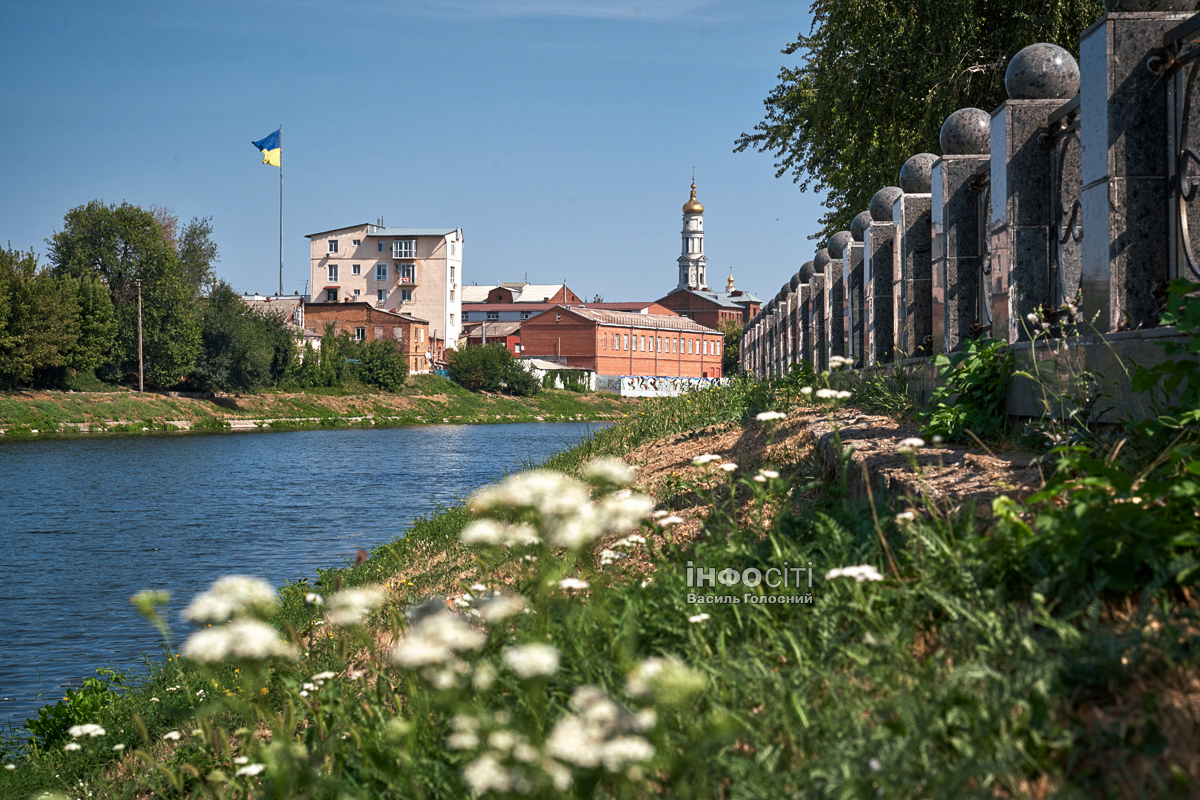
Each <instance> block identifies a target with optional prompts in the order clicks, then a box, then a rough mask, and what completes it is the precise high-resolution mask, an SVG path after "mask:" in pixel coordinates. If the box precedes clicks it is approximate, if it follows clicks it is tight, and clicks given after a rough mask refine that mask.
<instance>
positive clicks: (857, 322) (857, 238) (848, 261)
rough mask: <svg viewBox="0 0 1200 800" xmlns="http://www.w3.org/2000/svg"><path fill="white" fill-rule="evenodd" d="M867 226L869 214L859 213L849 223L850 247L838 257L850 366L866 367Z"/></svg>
mask: <svg viewBox="0 0 1200 800" xmlns="http://www.w3.org/2000/svg"><path fill="white" fill-rule="evenodd" d="M870 225H871V212H870V211H863V212H862V213H860V214H859V215H858V216H856V217H855V218H854V221H853V222H851V223H850V237H851V241H850V244H848V245H847V246H846V252H845V253H843V254H842V263H843V267H842V269H843V271H844V272H845V273H846V275H847V276H848V277H847V278H846V294H847V296H848V299H849V301H850V302H849V309H848V314H849V318H850V319H849V322H848V324H847V337H846V338H847V349H848V350H849V355H850V357H851V358H853V359H854V366H855V367H857V368H861V367H863V366H865V365H866V361H865V360H864V358H863V356H864V354H865V353H866V351H867V349H866V342H867V340H866V319H867V316H866V302H865V301H866V295H865V294H864V290H863V269H864V267H863V262H864V257H863V250H864V244H863V239H864V238H865V237H866V234H867V228H868V227H869V226H870Z"/></svg>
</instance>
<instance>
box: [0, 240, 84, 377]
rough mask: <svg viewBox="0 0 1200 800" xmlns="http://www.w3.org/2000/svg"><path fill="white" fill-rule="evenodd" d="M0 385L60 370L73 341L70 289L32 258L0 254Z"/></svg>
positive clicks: (74, 304)
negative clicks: (0, 315)
mask: <svg viewBox="0 0 1200 800" xmlns="http://www.w3.org/2000/svg"><path fill="white" fill-rule="evenodd" d="M0 296H2V297H3V298H4V299H3V301H0V309H2V312H0V313H2V314H3V319H2V320H0V325H2V327H0V381H3V383H5V384H6V385H9V386H14V385H18V384H30V383H33V382H34V379H35V377H36V376H40V375H41V373H43V372H44V371H46V370H49V369H54V368H57V367H62V366H64V365H65V364H66V363H67V362H66V356H67V352H68V351H69V350H70V348H71V347H72V346H73V345H74V344H75V341H76V339H77V338H78V337H79V304H78V300H77V298H76V296H75V286H74V285H73V284H72V283H70V281H69V280H66V281H64V280H58V279H56V278H55V277H54V276H53V275H50V274H49V273H47V272H46V271H44V270H40V269H38V263H37V255H35V254H34V253H33V251H32V250H31V251H29V252H28V253H23V252H20V251H18V250H13V249H12V248H11V246H10V247H9V248H8V249H7V250H0Z"/></svg>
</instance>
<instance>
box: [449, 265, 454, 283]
mask: <svg viewBox="0 0 1200 800" xmlns="http://www.w3.org/2000/svg"><path fill="white" fill-rule="evenodd" d="M450 282H451V283H454V267H450Z"/></svg>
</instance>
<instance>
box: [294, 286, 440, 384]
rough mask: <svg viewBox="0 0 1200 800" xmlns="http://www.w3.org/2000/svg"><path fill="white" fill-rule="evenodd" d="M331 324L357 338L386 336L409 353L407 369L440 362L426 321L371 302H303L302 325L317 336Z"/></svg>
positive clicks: (368, 339)
mask: <svg viewBox="0 0 1200 800" xmlns="http://www.w3.org/2000/svg"><path fill="white" fill-rule="evenodd" d="M326 325H332V326H333V333H334V335H335V336H336V335H340V334H342V333H343V332H345V333H347V334H348V335H350V336H352V337H353V338H354V339H355V340H356V341H359V342H374V341H377V340H389V341H393V342H395V343H396V345H397V346H398V347H399V348H400V350H401V351H402V352H405V353H408V371H409V372H428V371H429V370H430V369H431V368H432V367H433V366H434V365H433V364H431V363H430V362H431V361H436V362H437V363H438V364H441V362H442V352H441V350H440V346H441V340H438V341H437V342H436V343H435V345H436V346H437V348H438V349H437V350H436V351H435V352H433V353H430V352H429V323H428V322H427V321H425V320H423V319H417V318H416V317H412V316H409V315H408V314H401V313H398V312H396V311H388V310H387V309H383V308H377V307H376V306H375V305H374V304H372V303H345V302H343V303H305V304H304V327H305V329H306V330H307V331H309V332H310V333H312V334H316V335H317V336H320V335H322V334H323V333H324V332H325V326H326Z"/></svg>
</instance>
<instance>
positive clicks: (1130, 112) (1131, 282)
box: [741, 0, 1200, 413]
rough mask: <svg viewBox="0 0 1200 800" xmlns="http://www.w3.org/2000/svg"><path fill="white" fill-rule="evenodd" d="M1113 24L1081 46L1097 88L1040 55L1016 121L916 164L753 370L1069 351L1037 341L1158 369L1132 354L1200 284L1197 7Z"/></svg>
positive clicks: (1034, 53)
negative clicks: (975, 350)
mask: <svg viewBox="0 0 1200 800" xmlns="http://www.w3.org/2000/svg"><path fill="white" fill-rule="evenodd" d="M1130 4H1135V5H1136V8H1134V7H1133V6H1132V5H1130ZM1127 5H1129V6H1130V7H1129V8H1128V9H1127V8H1125V6H1127ZM1106 7H1107V8H1108V9H1109V10H1108V11H1107V12H1106V13H1105V14H1104V16H1103V17H1101V18H1100V19H1099V20H1097V21H1096V22H1095V23H1094V24H1092V25H1091V26H1089V27H1088V28H1087V29H1086V30H1085V31H1083V33H1082V34H1081V35H1080V60H1081V62H1082V64H1083V69H1082V70H1081V69H1080V66H1079V64H1077V63H1076V62H1075V60H1074V59H1073V58H1072V57H1071V55H1070V54H1069V53H1068V52H1067V51H1066V50H1064V49H1062V48H1061V47H1058V46H1056V45H1053V44H1045V43H1043V44H1034V45H1030V46H1029V47H1026V48H1025V49H1023V50H1021V51H1020V52H1019V53H1017V54H1016V56H1014V57H1013V59H1012V61H1011V62H1010V63H1009V66H1008V70H1007V73H1006V74H1005V79H1004V82H1005V89H1006V91H1007V94H1008V99H1007V100H1006V101H1005V102H1003V103H1001V104H1000V106H999V107H998V108H996V109H995V110H993V111H992V112H991V113H990V114H989V113H988V112H986V111H983V110H981V109H978V108H964V109H960V110H958V111H956V112H954V113H953V114H951V115H950V116H949V117H948V118H947V119H946V121H945V122H944V124H943V125H942V128H941V132H940V135H939V145H940V148H941V150H942V154H941V155H940V156H939V155H935V154H932V153H918V154H916V155H914V156H913V157H912V158H910V159H908V161H907V162H905V164H904V166H903V167H902V168H901V170H900V174H899V175H898V176H897V178H898V180H897V182H898V184H899V185H898V186H885V187H881V188H880V189H879V190H878V191H877V192H875V194H874V196H873V197H872V199H871V203H870V208H868V209H867V210H865V211H863V212H861V213H860V214H858V216H856V217H855V218H854V222H853V224H852V225H851V227H850V230H848V231H839V232H838V233H836V234H834V235H833V237H831V239H830V240H829V242H828V245H827V246H826V247H824V248H821V249H820V250H818V251H817V252H816V253H815V254H814V256H813V259H812V261H809V262H806V263H805V264H804V266H802V267H801V268H800V271H799V272H797V273H796V274H795V275H792V276H790V277H789V278H788V279H787V280H786V281H785V282H784V284H783V286H782V288H781V289H780V290H779V293H778V294H776V295H775V297H774V298H773V299H772V300H770V301H768V302H767V303H766V304H765V305H764V306H763V308H762V311H761V312H760V313H759V314H758V315H757V316H756V317H754V318H753V319H752V320H750V322H749V323H748V324H747V326H746V329H745V332H744V334H743V336H742V340H741V367H742V370H743V371H745V372H748V373H753V374H757V375H759V376H762V377H771V376H779V375H783V374H786V373H787V372H789V371H790V370H791V369H792V367H793V365H796V364H800V363H807V364H809V365H811V366H812V367H813V369H815V370H817V371H820V370H823V369H827V368H828V365H829V363H830V362H829V359H830V357H832V356H841V357H843V358H849V359H852V360H853V364H854V366H855V367H856V368H860V369H861V368H878V367H884V366H887V365H893V364H899V363H903V362H905V361H909V360H912V359H918V360H919V361H918V362H917V363H922V362H921V361H920V360H924V359H928V357H930V356H933V355H936V354H938V353H953V352H955V351H958V350H961V349H962V348H963V347H964V345H965V344H966V343H967V342H968V341H970V340H971V339H976V338H996V339H1000V340H1002V341H1005V342H1007V343H1008V344H1009V345H1010V346H1012V347H1013V348H1014V349H1015V350H1018V351H1021V352H1025V353H1027V354H1028V355H1025V356H1023V358H1026V359H1034V360H1036V359H1037V358H1039V357H1040V356H1038V348H1040V347H1043V346H1045V347H1047V348H1048V349H1049V350H1051V351H1055V352H1057V351H1058V348H1057V347H1056V345H1054V344H1053V343H1049V344H1045V345H1044V344H1043V343H1042V342H1041V341H1039V342H1038V343H1037V344H1036V346H1033V345H1031V344H1030V340H1031V339H1032V338H1034V336H1035V334H1037V333H1039V332H1040V333H1041V334H1042V336H1041V338H1042V339H1047V338H1048V339H1054V338H1055V337H1060V336H1064V335H1066V334H1068V333H1069V334H1072V335H1077V336H1082V337H1084V339H1086V341H1087V343H1088V345H1087V347H1088V349H1096V348H1101V349H1102V350H1103V351H1104V352H1105V353H1109V354H1111V356H1112V357H1113V358H1115V359H1118V360H1120V359H1122V358H1124V357H1125V356H1130V357H1135V358H1136V359H1137V360H1139V361H1140V362H1141V363H1146V359H1147V358H1150V359H1151V360H1153V359H1154V358H1156V357H1157V358H1161V356H1158V355H1157V354H1158V353H1159V352H1161V351H1159V350H1157V349H1156V350H1155V351H1154V352H1153V353H1149V352H1148V351H1147V350H1146V348H1145V347H1141V346H1140V345H1137V346H1135V345H1134V344H1132V343H1134V342H1139V343H1140V342H1143V341H1144V340H1145V339H1146V336H1145V334H1147V333H1148V332H1150V331H1152V330H1155V329H1158V328H1159V319H1160V316H1161V314H1162V312H1163V310H1164V309H1165V307H1166V299H1167V292H1166V287H1167V285H1168V283H1169V282H1170V281H1171V280H1172V279H1175V278H1185V279H1188V280H1192V281H1196V280H1200V201H1197V199H1196V195H1197V194H1198V191H1197V190H1198V188H1200V96H1198V95H1200V86H1197V80H1196V78H1197V74H1198V70H1200V14H1197V15H1194V16H1193V15H1192V14H1191V13H1190V9H1192V8H1194V1H1193V0H1108V2H1107V3H1106ZM1148 7H1149V8H1152V9H1153V10H1147V8H1148ZM1193 201H1196V202H1193ZM1031 320H1037V321H1038V325H1040V326H1042V327H1037V326H1035V324H1034V323H1033V322H1032V321H1031ZM1134 332H1142V334H1140V335H1133V336H1131V335H1130V334H1131V333H1134ZM1164 336H1166V337H1169V336H1170V333H1169V332H1167V331H1156V332H1155V333H1154V335H1153V336H1151V337H1150V338H1152V339H1160V338H1162V337H1164ZM1084 339H1080V341H1083V340H1084ZM1130 348H1133V349H1136V350H1137V352H1136V354H1135V353H1134V352H1133V351H1132V350H1130ZM1126 350H1129V352H1128V353H1127V352H1126ZM1031 408H1033V406H1032V405H1031V404H1030V401H1029V398H1027V397H1024V396H1023V395H1021V393H1020V392H1018V393H1017V396H1015V397H1010V411H1012V412H1013V413H1028V412H1029V409H1031Z"/></svg>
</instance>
